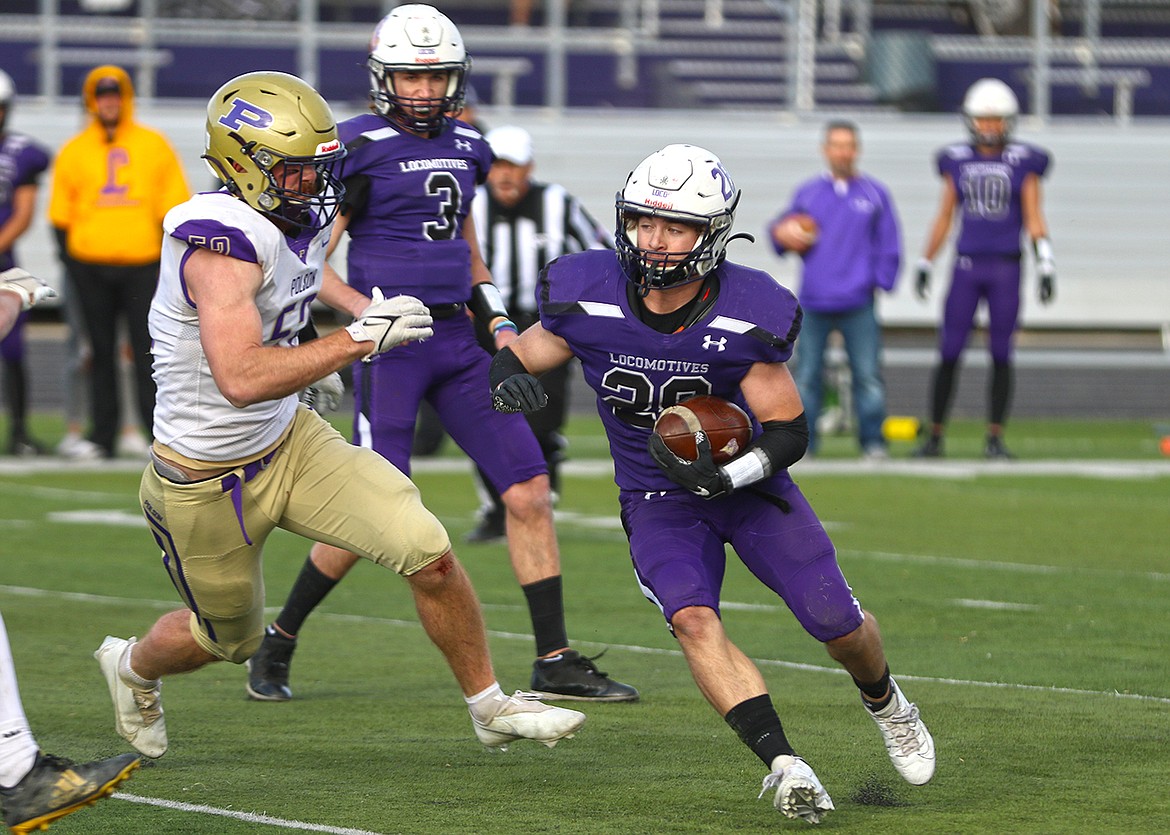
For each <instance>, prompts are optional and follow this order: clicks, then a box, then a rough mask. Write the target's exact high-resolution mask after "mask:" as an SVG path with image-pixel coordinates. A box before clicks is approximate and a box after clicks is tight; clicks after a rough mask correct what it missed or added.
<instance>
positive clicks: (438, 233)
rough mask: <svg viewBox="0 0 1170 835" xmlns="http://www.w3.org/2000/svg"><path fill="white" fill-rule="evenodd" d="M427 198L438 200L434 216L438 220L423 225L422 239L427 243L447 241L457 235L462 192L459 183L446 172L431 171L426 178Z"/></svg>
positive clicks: (452, 175) (453, 176)
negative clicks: (437, 217)
mask: <svg viewBox="0 0 1170 835" xmlns="http://www.w3.org/2000/svg"><path fill="white" fill-rule="evenodd" d="M426 193H427V197H436V198H438V205H437V206H436V207H435V214H437V215H438V216H439V219H438V220H428V221H427V222H426V223H424V224H423V237H425V238H426V239H427V240H428V241H449V240H451V239H452V238H454V237H455V236H456V235H457V234H459V210H460V209H461V208H462V207H463V192H462V191H460V190H459V181H458V180H456V179H455V175H454V174H451V173H450V172H447V171H433V172H431V174H430V176H428V177H427V182H426Z"/></svg>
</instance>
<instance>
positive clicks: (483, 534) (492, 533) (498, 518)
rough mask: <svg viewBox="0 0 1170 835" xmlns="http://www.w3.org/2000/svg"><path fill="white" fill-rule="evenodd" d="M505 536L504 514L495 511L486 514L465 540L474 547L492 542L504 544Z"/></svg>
mask: <svg viewBox="0 0 1170 835" xmlns="http://www.w3.org/2000/svg"><path fill="white" fill-rule="evenodd" d="M505 535H506V531H505V529H504V514H503V513H502V512H500V513H497V512H496V511H494V510H493V511H491V512H490V513H485V514H484V516H483V519H481V520H480V522H479V524H478V525H476V526H475V527H474V528H472V529H471V530H470V531H468V532H467V535H466V536H464V537H463V539H464V541H465V542H470V543H471V544H473V545H486V544H488V543H492V542H503V541H504V537H505Z"/></svg>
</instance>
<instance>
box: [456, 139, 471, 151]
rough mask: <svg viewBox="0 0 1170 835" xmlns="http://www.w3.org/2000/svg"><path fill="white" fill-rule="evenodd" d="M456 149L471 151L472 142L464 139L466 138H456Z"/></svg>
mask: <svg viewBox="0 0 1170 835" xmlns="http://www.w3.org/2000/svg"><path fill="white" fill-rule="evenodd" d="M455 150H457V151H470V150H471V143H470V142H468V141H466V140H464V139H456V140H455Z"/></svg>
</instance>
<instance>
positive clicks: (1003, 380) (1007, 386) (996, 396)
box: [987, 362, 1014, 426]
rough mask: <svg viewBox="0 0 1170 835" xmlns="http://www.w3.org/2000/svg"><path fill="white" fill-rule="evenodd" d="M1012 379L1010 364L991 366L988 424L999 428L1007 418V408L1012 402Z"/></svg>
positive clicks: (1000, 363) (999, 363)
mask: <svg viewBox="0 0 1170 835" xmlns="http://www.w3.org/2000/svg"><path fill="white" fill-rule="evenodd" d="M1013 378H1014V374H1013V372H1012V366H1011V364H1010V363H1006V362H997V363H995V364H994V365H993V366H992V368H991V391H990V394H989V395H988V401H989V410H988V419H987V422H988V423H991V424H995V425H997V426H999V425H1002V424H1003V422H1004V420H1005V419H1006V418H1007V413H1008V406H1010V405H1011V402H1012V382H1013Z"/></svg>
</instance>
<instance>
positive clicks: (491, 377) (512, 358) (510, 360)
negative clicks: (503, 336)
mask: <svg viewBox="0 0 1170 835" xmlns="http://www.w3.org/2000/svg"><path fill="white" fill-rule="evenodd" d="M527 373H528V369H527V368H525V367H524V363H522V362H520V357H518V356H516V355H515V354H514V353H512V349H511V348H508V347H504V348H501V349H500V350H499V351H496V355H495V356H494V357H492V365H491V368H490V369H489V371H488V385H490V386H491V390H492V391H495V390H496V387H497V386H499V385H500V383H502V382H504V380H506V379H508V378H509V377H512V376H514V375H516V374H527Z"/></svg>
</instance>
